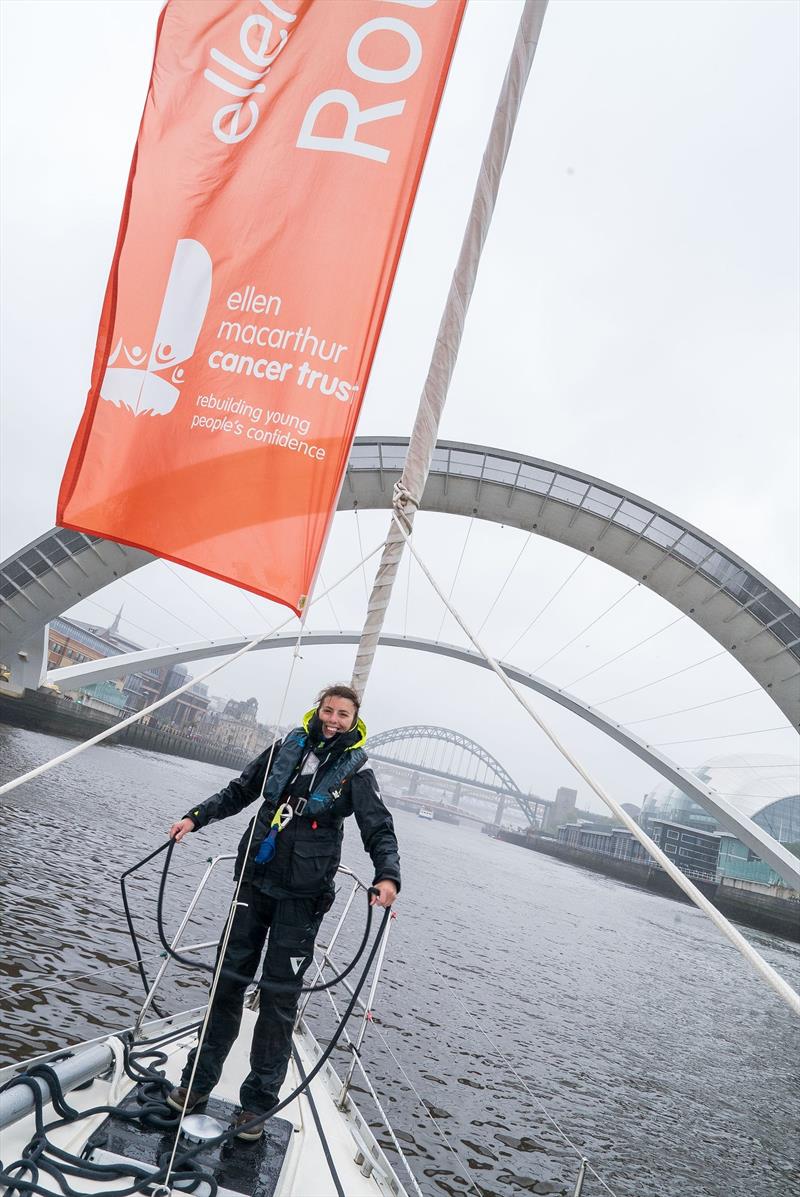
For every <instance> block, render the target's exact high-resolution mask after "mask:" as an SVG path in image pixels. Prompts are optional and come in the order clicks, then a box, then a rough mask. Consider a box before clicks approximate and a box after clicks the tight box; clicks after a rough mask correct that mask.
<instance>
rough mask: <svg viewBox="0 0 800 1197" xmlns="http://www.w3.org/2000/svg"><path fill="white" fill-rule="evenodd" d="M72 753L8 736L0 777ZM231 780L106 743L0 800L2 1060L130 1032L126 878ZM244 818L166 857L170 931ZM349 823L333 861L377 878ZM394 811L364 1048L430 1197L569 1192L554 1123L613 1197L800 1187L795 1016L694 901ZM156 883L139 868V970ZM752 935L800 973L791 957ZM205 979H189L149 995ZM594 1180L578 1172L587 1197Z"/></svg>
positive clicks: (795, 956) (224, 876) (181, 992)
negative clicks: (392, 861)
mask: <svg viewBox="0 0 800 1197" xmlns="http://www.w3.org/2000/svg"><path fill="white" fill-rule="evenodd" d="M68 746H69V745H68V743H67V742H66V741H62V740H59V739H57V738H55V737H50V736H42V735H37V734H35V733H31V732H26V731H20V730H18V729H16V728H8V727H4V726H0V780H6V779H7V778H10V777H14V776H16V775H17V774H19V773H21V772H23V771H24V770H26V769H28V768H30V767H32V766H33V765H35V764H38V763H40V762H42V761H44V760H46V759H49V758H50V757H52V756H55V755H56V754H57V753H59V752H61V751H62V750H63V749H64V748H66V747H68ZM229 776H230V774H229V773H228V772H226V771H225V770H222V769H219V768H216V767H214V766H211V765H203V764H200V763H198V762H195V761H185V760H180V759H177V758H175V757H165V756H160V755H156V754H153V753H147V752H142V751H140V750H138V749H133V748H95V749H90V750H89V751H88V752H87V753H85V754H84V755H83V756H80V757H78V758H77V759H76V760H73V761H69V762H67V763H66V764H65V765H62V766H60V767H59V768H58V769H56V770H54V771H53V772H52V773H50V774H48V775H46V776H45V777H43V778H40V779H39V780H38V781H34V782H31V783H28V784H27V785H26V786H24V787H22V788H21V789H19V790H17V791H15V792H14V793H13V794H11V795H9V796H8V797H7V798H6V799H3V800H0V845H1V847H0V852H1V853H2V857H1V861H2V868H1V869H0V910H2V923H3V932H2V936H3V952H2V961H0V986H1V988H0V1019H1V1020H2V1032H0V1064H4V1063H8V1062H9V1061H16V1060H20V1059H23V1058H24V1057H26V1056H28V1055H31V1054H34V1053H40V1052H44V1051H48V1050H51V1049H54V1048H56V1047H59V1046H61V1045H64V1044H68V1043H74V1042H78V1041H80V1040H81V1039H84V1038H88V1037H91V1036H94V1035H98V1034H100V1033H102V1032H103V1031H104V1030H111V1029H116V1028H121V1027H125V1026H128V1025H129V1024H130V1023H131V1022H132V1021H133V1018H134V1017H135V1014H136V1011H137V1009H138V1005H139V1003H140V1000H141V998H140V984H139V980H138V977H137V976H136V974H135V971H134V969H133V968H132V967H131V966H130V963H129V962H130V960H131V955H132V953H131V948H130V944H129V941H128V939H127V934H126V932H125V929H124V923H123V918H122V913H121V902H120V897H119V883H118V879H119V875H120V873H121V872H122V871H123V870H124V869H126V868H128V867H129V866H130V865H131V864H133V863H134V862H135V861H137V860H138V859H140V858H141V857H143V856H144V855H146V853H147V852H148V851H150V850H152V849H153V848H155V847H157V846H158V844H159V842H160V841H161V840H162V839H163V837H164V836H165V833H166V829H167V827H168V825H169V824H170V823H171V822H172V820H173V819H174V818H177V817H178V816H180V815H182V814H183V813H184V811H185V810H186V809H187V808H188V807H189V806H190V805H191V804H192V803H194V802H196V801H197V800H198V799H202V798H203V797H206V796H207V795H208V794H210V793H213V792H214V791H215V790H216V789H219V788H220V786H221V785H223V784H224V783H225V781H226V780H227V779H228V778H229ZM246 821H247V814H246V812H243V813H242V815H240V816H238V817H237V818H236V819H231V820H229V821H228V822H226V823H222V824H215V825H214V826H212V827H211V828H208V829H207V830H206V831H205V832H203V833H200V834H198V835H196V836H190V837H189V838H188V839H187V841H186V843H185V846H183V847H181V848H180V849H179V850H178V851H177V852H176V854H175V867H174V871H173V877H174V880H173V881H171V885H170V891H169V896H168V897H169V901H168V909H169V912H170V916H171V922H170V925H172V926H174V925H175V916H176V915H177V913H178V911H179V909H180V908H181V904H182V903H184V904H185V901H186V899H187V896H188V895H189V894H190V893H191V892H192V891H193V890H194V887H195V884H196V882H197V880H198V879H199V877H200V875H201V874H202V872H203V870H204V868H205V864H206V859H207V857H208V856H209V855H211V854H216V853H218V852H222V851H231V850H232V849H233V848H234V846H235V844H236V842H237V840H238V837H239V835H240V834H241V830H242V828H243V826H244V825H245V823H246ZM349 823H350V824H352V826H349V827H348V834H347V837H346V841H345V853H344V861H345V863H347V864H349V865H350V866H351V867H352V868H354V869H355V870H356V871H357V872H358V873H359V875H360V876H362V877H365V878H367V879H369V863H368V861H367V858H366V857H365V856H364V853H363V849H362V847H361V842H360V838H359V836H358V832H357V828H356V827H355V825H354V821H353V820H350V821H349ZM395 823H396V827H397V832H398V838H399V840H400V847H401V853H402V859H403V880H404V885H403V892H402V894H401V896H400V898H399V900H398V903H397V907H396V909H397V916H398V917H397V919H396V920H395V922H394V923H393V928H392V934H391V938H390V946H389V952H388V956H387V962H386V966H385V974H384V975H385V981H384V982H383V983H382V986H381V988H380V990H379V992H378V998H377V1002H376V1023H375V1027H374V1028H371V1029H370V1031H369V1033H368V1035H367V1040H366V1049H365V1057H366V1062H367V1065H368V1070H369V1072H370V1074H371V1076H372V1079H373V1081H374V1083H375V1084H376V1087H377V1089H378V1091H379V1093H380V1094H381V1097H382V1100H383V1102H384V1104H385V1106H386V1108H387V1110H388V1112H389V1114H390V1118H391V1121H392V1123H393V1125H394V1127H395V1130H396V1131H397V1133H398V1136H399V1138H400V1139H401V1141H402V1142H403V1144H404V1147H405V1148H406V1149H407V1151H408V1154H409V1156H410V1158H411V1161H412V1166H413V1168H414V1171H415V1174H416V1176H417V1179H418V1181H419V1183H420V1185H421V1187H422V1189H423V1191H424V1192H425V1194H426V1197H427V1195H428V1194H430V1195H432V1197H433V1195H439V1194H453V1193H472V1194H475V1193H480V1194H482V1195H484V1197H499V1195H505V1194H509V1195H513V1194H523V1195H524V1194H529V1193H534V1194H572V1192H573V1188H574V1183H575V1178H576V1175H577V1167H578V1156H577V1155H576V1153H575V1149H574V1148H573V1147H571V1146H569V1145H568V1144H567V1143H566V1142H565V1139H564V1136H567V1137H568V1138H569V1139H570V1140H571V1142H572V1143H573V1144H574V1145H575V1146H576V1147H577V1148H578V1149H579V1150H580V1152H582V1153H584V1154H585V1155H586V1156H587V1157H588V1159H589V1161H590V1163H591V1164H592V1165H593V1166H594V1167H595V1168H596V1169H597V1172H598V1173H599V1174H600V1176H601V1177H602V1178H603V1180H604V1181H605V1182H606V1184H607V1185H608V1186H609V1188H610V1190H611V1191H613V1192H614V1193H616V1194H617V1195H618V1197H623V1195H624V1197H793V1195H796V1194H798V1193H800V1180H798V1175H799V1173H798V1167H799V1165H800V1151H799V1150H798V1143H797V1139H796V1137H795V1132H796V1126H797V1105H796V1101H797V1080H798V1068H797V1059H798V1046H799V1044H798V1036H797V1032H796V1029H795V1026H794V1025H793V1021H794V1020H793V1016H792V1015H791V1013H790V1012H789V1011H788V1010H787V1009H786V1008H785V1007H784V1006H783V1005H782V1004H781V1003H780V1002H779V1001H778V999H777V998H776V997H775V996H774V995H773V994H772V991H771V990H769V989H767V988H766V987H765V986H764V984H763V982H761V981H760V980H759V979H758V978H757V977H756V976H755V974H752V973H751V972H750V969H749V967H748V966H747V965H746V964H745V963H744V961H742V960H741V958H740V957H739V956H738V954H737V953H736V952H735V951H734V950H733V948H731V947H730V946H729V945H728V943H727V941H725V940H724V939H722V938H721V937H720V935H719V933H718V932H717V931H716V930H715V929H714V928H713V926H712V925H711V924H710V923H709V922H708V920H707V919H706V918H705V917H704V916H703V915H702V914H700V912H699V911H696V910H695V909H694V908H689V907H687V906H683V905H681V904H678V903H676V902H673V901H670V900H669V899H666V898H662V897H659V896H656V895H654V894H650V893H646V892H644V891H642V890H639V889H636V888H634V887H631V886H626V885H623V884H620V883H619V882H616V881H613V880H611V879H608V878H605V877H601V876H597V875H595V874H593V873H589V872H586V871H583V870H581V869H577V868H575V867H573V866H570V865H567V864H565V863H562V862H560V861H556V860H551V859H550V858H548V857H546V856H542V855H540V854H538V853H533V852H527V851H525V850H524V849H521V848H517V847H515V846H513V845H510V844H503V843H499V842H497V841H494V840H490V839H488V838H487V837H485V836H483V835H481V834H480V832H479V831H478V830H477V829H476V828H473V827H449V826H446V825H445V824H440V823H438V822H434V823H431V822H427V821H424V820H420V819H417V818H415V817H414V816H412V815H410V814H407V813H405V812H403V811H397V812H395ZM157 875H158V862H156V867H152V866H150V867H149V868H148V869H147V870H145V871H143V873H142V874H140V875H137V879H136V880H135V881H134V882H133V889H134V898H135V910H136V913H137V916H139V926H140V928H141V931H142V933H143V934H144V936H145V937H146V940H147V947H146V948H145V952H144V955H145V957H146V958H147V961H148V966H149V971H150V972H151V974H152V971H153V969H154V968H155V967H157V964H158V960H159V957H158V950H157V947H156V940H155V933H154V931H153V929H152V916H153V912H154V908H155V895H156V879H157ZM229 893H230V874H229V872H228V871H227V867H226V868H225V870H224V871H222V873H221V875H220V877H219V879H218V881H216V882H215V883H214V884H213V885H212V887H211V889H210V893H209V897H208V901H206V902H205V903H204V904H203V906H202V907H201V910H200V912H199V917H198V929H197V934H196V935H195V936H193V938H195V939H198V940H199V939H210V938H211V937H212V936H213V935H215V934H217V932H218V930H219V927H220V920H221V918H222V917H223V914H224V910H225V905H226V901H227V897H228V896H229ZM328 917H329V919H330V917H331V916H328ZM326 927H327V923H326ZM744 930H745V934H746V935H747V936H748V938H749V939H750V940H752V941H753V942H755V943H756V944H757V946H758V948H759V950H760V951H761V952H762V953H763V954H764V955H765V957H766V958H767V959H768V960H769V961H770V963H771V964H773V965H774V966H775V967H776V968H777V969H779V971H781V972H782V973H783V975H784V976H785V977H786V978H787V980H788V981H789V982H790V983H792V984H793V985H795V986H800V948H798V946H797V945H795V944H791V943H788V942H786V941H784V940H781V939H778V938H777V937H773V936H770V935H766V934H762V933H759V932H755V931H752V930H749V929H744ZM358 932H360V928H354V930H353V938H357V933H358ZM322 938H323V939H324V938H325V928H323V934H322ZM344 958H346V957H345V955H343V957H342V959H344ZM203 992H204V989H203V986H202V984H201V983H200V982H195V981H194V980H193V979H192V978H191V976H190V975H187V974H184V973H183V972H181V973H178V974H176V976H175V978H174V980H173V981H172V982H171V983H170V984H169V985H168V986H167V988H166V990H165V994H164V998H163V1003H162V1004H163V1005H164V1006H166V1008H167V1009H171V1010H176V1009H178V1008H179V1006H183V1005H185V1004H186V1003H191V1004H198V1003H199V1002H200V1001H201V1000H202V995H203ZM315 1000H316V1001H317V1002H318V1003H320V1006H319V1010H320V1013H319V1015H318V1022H317V1024H316V1025H317V1028H318V1033H319V1034H320V1036H321V1037H324V1035H325V1034H326V1033H327V1031H328V1030H329V1027H330V1020H329V1017H328V1015H327V1012H326V1005H327V1003H326V1004H325V1005H323V1003H324V1000H325V999H324V995H319V996H318V997H317V998H316V999H315ZM312 1009H313V1008H312ZM313 1021H314V1019H313V1017H312V1023H313ZM342 1064H343V1061H342V1060H341V1058H340V1065H342ZM403 1074H405V1075H403ZM410 1086H413V1089H414V1090H416V1094H418V1095H419V1098H421V1100H422V1102H423V1103H424V1105H421V1104H420V1101H419V1100H418V1097H417V1096H416V1095H415V1093H414V1092H413V1091H412V1088H411V1087H410ZM359 1101H360V1103H361V1104H362V1108H363V1109H364V1111H365V1113H366V1112H367V1104H366V1101H364V1102H361V1099H360V1098H359ZM607 1191H608V1190H607V1189H606V1188H604V1187H603V1185H602V1184H601V1183H600V1181H599V1180H598V1179H597V1178H596V1177H595V1176H593V1175H590V1176H589V1178H588V1180H587V1183H586V1185H585V1188H584V1195H585V1197H599V1195H600V1194H602V1193H606V1192H607ZM308 1197H313V1195H312V1194H309V1195H308Z"/></svg>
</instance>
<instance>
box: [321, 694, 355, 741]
mask: <svg viewBox="0 0 800 1197" xmlns="http://www.w3.org/2000/svg"><path fill="white" fill-rule="evenodd" d="M317 714H318V715H319V720H320V723H321V724H322V734H323V736H324V737H325V739H326V740H330V738H331V736H338V735H339V733H340V732H346V731H350V728H351V727H352V726H353V724H354V723H355V721H356V714H357V711H356V706H355V703H354V702H351V700H350V699H349V698H339V696H338V695H336V694H333V695H330V696H329V697H328V698H325V699H323V700H322V702H321V703H320V705H319V709H318V711H317Z"/></svg>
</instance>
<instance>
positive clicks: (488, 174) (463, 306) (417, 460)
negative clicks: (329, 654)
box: [353, 0, 547, 696]
mask: <svg viewBox="0 0 800 1197" xmlns="http://www.w3.org/2000/svg"><path fill="white" fill-rule="evenodd" d="M546 8H547V0H525V7H524V8H523V10H522V16H521V17H520V22H519V27H518V29H517V34H516V37H515V39H514V45H513V47H512V50H511V57H510V59H509V63H508V67H507V69H506V75H505V79H504V80H503V86H502V88H501V89H500V96H499V98H498V101H497V107H496V108H495V113H494V118H493V120H492V127H491V130H490V132H489V138H488V140H487V142H486V149H485V150H484V152H483V161H482V163H481V169H480V173H479V175H478V181H477V183H476V185H475V194H474V196H473V199H472V207H471V209H470V213H469V218H468V220H467V227H466V230H465V232H464V239H463V241H462V243H461V251H460V253H459V256H458V261H457V263H456V267H455V270H454V272H453V278H452V281H451V283H450V290H449V292H448V295H447V300H446V302H445V306H444V311H443V313H442V318H441V322H440V324H439V331H438V333H437V336H436V343H435V345H434V348H433V354H432V356H431V362H430V366H429V367H428V376H427V378H426V379H425V385H424V386H423V388H422V395H421V397H420V401H419V408H418V409H417V418H416V420H415V422H414V429H413V432H412V434H411V440H410V442H409V446H408V453H407V455H406V461H405V465H404V467H403V473H402V475H401V477H400V479H399V481H398V482H397V483H396V485H395V488H394V495H393V497H392V506H393V512H394V513H395V514H396V515H397V516H398V517H399V518H400V519H401V520H402V521H403V523H404V524H405V526H406V527H407V528H408V530H409V531H410V530H411V527H412V525H413V522H414V516H415V514H416V512H417V511H418V509H419V506H420V503H421V502H422V495H423V492H424V490H425V483H426V482H427V480H428V473H429V471H430V467H431V459H432V457H433V450H434V447H435V445H436V436H437V433H438V431H439V423H440V421H441V418H442V412H443V411H444V405H445V401H446V399H447V393H448V391H449V389H450V381H451V379H452V377H453V370H454V369H455V364H456V360H457V358H458V351H459V348H460V346H461V338H462V336H463V333H464V323H465V321H466V317H467V311H468V309H469V305H470V300H471V299H472V292H473V290H474V288H475V279H476V277H477V274H478V266H479V264H480V259H481V254H482V252H483V246H484V243H485V241H486V236H487V233H488V232H489V226H490V225H491V222H492V214H493V213H494V206H495V203H496V201H497V194H498V192H499V190H500V180H501V178H502V176H503V170H504V168H505V164H506V158H507V157H508V151H509V148H510V146H511V138H512V136H513V133H514V127H515V125H516V122H517V116H518V114H519V109H520V104H521V103H522V97H523V95H524V92H525V85H526V83H527V82H528V75H529V74H530V69H531V66H532V64H533V58H534V55H535V53H536V47H537V45H538V42H539V34H540V32H541V28H542V22H543V20H544V14H545V10H546ZM404 546H405V541H404V540H403V536H402V533H401V532H400V530H399V529H398V527H397V525H396V523H395V520H394V518H392V519H391V520H390V523H389V532H388V535H387V537H386V544H385V546H384V550H383V554H382V556H381V561H380V565H379V566H378V571H377V573H376V575H375V581H374V583H373V587H372V593H371V595H370V598H369V603H368V606H367V616H366V620H365V622H364V628H363V631H362V633H361V641H360V643H359V646H358V652H357V654H356V661H355V665H354V667H353V686H354V687H355V689H356V690H357V691H358V692H359V694H361V695H362V696H363V693H364V690H365V689H366V685H367V682H368V680H369V675H370V670H371V669H372V662H373V660H374V659H375V651H376V649H377V647H378V640H379V638H380V634H381V630H382V628H383V623H384V619H385V617H386V610H387V608H388V606H389V600H390V598H391V595H392V589H393V587H394V582H395V578H396V577H397V570H398V568H399V565H400V560H401V558H402V556H403V549H404Z"/></svg>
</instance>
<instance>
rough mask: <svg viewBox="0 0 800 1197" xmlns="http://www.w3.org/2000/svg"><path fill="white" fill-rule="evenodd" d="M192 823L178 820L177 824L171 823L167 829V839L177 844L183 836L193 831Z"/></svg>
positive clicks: (187, 820) (188, 820)
mask: <svg viewBox="0 0 800 1197" xmlns="http://www.w3.org/2000/svg"><path fill="white" fill-rule="evenodd" d="M194 826H195V825H194V821H193V820H192V819H180V820H179V821H178V822H177V823H173V824H172V826H171V827H170V829H169V838H170V839H171V840H174V841H175V843H176V844H179V843H180V842H181V840H182V839H183V837H184V836H185V835H188V834H189V832H190V831H194Z"/></svg>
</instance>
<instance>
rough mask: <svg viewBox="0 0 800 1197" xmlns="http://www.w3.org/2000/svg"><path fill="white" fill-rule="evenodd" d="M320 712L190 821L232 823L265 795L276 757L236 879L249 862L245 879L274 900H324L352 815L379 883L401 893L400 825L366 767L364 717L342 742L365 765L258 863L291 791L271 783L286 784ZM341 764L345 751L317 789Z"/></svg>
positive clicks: (310, 714) (241, 845)
mask: <svg viewBox="0 0 800 1197" xmlns="http://www.w3.org/2000/svg"><path fill="white" fill-rule="evenodd" d="M314 714H315V712H314V711H309V712H308V714H307V715H306V717H305V719H304V721H303V727H302V728H295V729H294V731H292V732H290V733H289V734H288V735H287V736H286V738H285V739H284V740H283V741H278V743H277V744H276V745H275V747H274V749H273V748H272V746H270V747H268V748H266V749H265V750H264V751H263V752H262V753H261V754H260V755H259V756H257V757H256V758H255V760H253V761H251V762H250V764H249V765H247V766H246V768H245V769H244V771H243V772H242V774H241V776H240V777H237V778H235V779H234V780H233V781H231V782H229V783H228V785H227V786H225V788H224V789H222V790H220V791H219V793H218V794H214V795H213V796H212V797H211V798H209V799H208V800H207V801H206V802H203V803H201V804H200V805H199V806H196V807H193V808H192V809H191V810H190V811H189V812H188V813H187V815H186V816H185V817H186V818H189V819H191V820H192V821H193V822H194V824H195V827H196V828H198V829H199V828H200V827H205V826H206V824H207V823H212V822H214V821H216V820H217V819H227V818H229V817H230V816H231V815H236V814H238V813H239V811H241V810H243V809H244V808H245V807H246V806H248V805H249V804H250V803H251V802H255V801H256V800H257V799H258V798H259V796H260V794H261V788H262V784H263V782H264V773H265V770H266V767H267V762H268V761H269V759H270V752H272V760H271V763H270V768H269V775H268V780H267V784H266V787H265V800H264V802H262V804H261V807H260V809H259V811H258V812H257V814H256V815H255V823H256V826H255V829H254V831H253V837H252V840H251V843H250V851H249V853H248V854H247V861H246V862H245V861H244V854H245V849H246V847H247V842H248V839H249V837H250V824H248V827H247V830H246V831H245V833H244V835H243V836H242V839H241V841H240V843H239V852H238V856H237V859H236V870H235V871H236V875H237V876H238V875H239V872H240V870H241V868H242V865H243V864H244V865H245V878H246V879H247V880H249V881H251V883H252V884H253V885H255V886H257V887H258V888H259V889H260V890H262V891H263V892H265V893H267V894H269V895H271V896H273V897H276V898H282V897H284V898H285V897H321V896H322V895H325V894H332V891H333V882H334V878H335V875H336V869H337V867H338V864H339V860H340V859H341V848H342V837H343V835H344V820H345V819H346V818H347V817H348V815H352V814H354V815H355V817H356V822H357V823H358V827H359V831H360V832H361V839H362V842H363V844H364V848H365V850H366V851H367V852H368V853H369V855H370V856H371V858H372V863H373V866H374V869H375V877H374V881H387V880H388V881H393V882H394V884H395V885H396V886H397V889H398V891H399V889H400V854H399V850H398V846H397V838H396V836H395V833H394V824H393V822H392V816H391V815H390V814H389V811H388V810H387V809H386V806H385V805H384V802H383V799H382V798H381V794H380V790H379V788H378V783H377V780H376V778H375V774H374V773H373V772H372V770H371V769H367V768H365V767H364V763H363V762H364V761H365V759H366V757H365V754H364V752H363V749H362V745H363V743H364V740H365V739H366V728H365V726H364V724H363V722H362V721H361V720H360V719H359V721H358V724H357V725H356V728H354V729H353V731H352V732H350V733H346V736H345V737H343V739H344V745H343V751H344V753H349V752H352V751H353V750H355V749H359V750H360V752H359V754H358V757H354V760H356V762H358V761H359V760H360V761H361V762H362V763H361V767H360V768H358V769H357V771H356V772H354V773H352V774H351V775H350V776H349V778H348V779H347V780H346V781H345V783H344V785H342V786H341V787H340V788H339V789H337V788H336V787H334V788H333V790H332V791H331V792H330V805H329V806H328V807H327V809H325V810H324V811H322V812H320V813H318V814H316V815H315V816H312V815H311V814H310V813H304V814H302V815H297V816H295V817H294V818H293V819H292V820H291V822H290V823H289V824H288V826H287V827H285V828H284V830H283V831H281V832H279V834H278V838H277V841H276V851H275V855H274V857H273V858H272V860H271V861H270V862H269V863H268V864H266V865H259V864H256V862H255V859H254V858H255V855H256V853H257V852H258V848H259V845H260V844H261V841H262V840H263V839H264V838H265V836H266V835H267V834H268V833H269V828H270V823H271V821H272V817H273V815H274V814H275V811H276V809H277V807H278V806H279V805H280V803H281V801H282V800H283V798H284V797H285V793H286V789H287V787H286V786H284V787H283V790H282V792H280V793H277V794H276V793H273V794H272V795H269V791H270V790H273V791H274V790H275V789H276V787H275V786H274V785H270V781H272V780H273V777H274V780H275V781H277V780H278V778H281V780H282V779H283V776H284V775H286V774H287V773H289V770H287V768H286V764H287V758H288V759H290V761H291V763H292V764H293V762H294V759H295V757H296V744H297V742H298V739H302V740H306V739H307V737H308V729H309V724H310V722H311V719H312V717H313V715H314ZM348 741H349V742H348ZM340 760H341V754H339V753H337V754H335V756H334V757H333V759H332V760H328V761H326V762H325V763H324V764H323V765H322V766H321V768H320V770H319V772H318V774H317V777H316V781H315V784H314V791H315V792H320V791H325V790H326V784H325V775H326V773H327V774H328V776H329V777H330V778H333V777H334V775H335V774H337V773H338V774H339V775H341V767H339V768H336V767H335V765H336V762H337V761H340ZM251 822H252V821H251Z"/></svg>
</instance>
